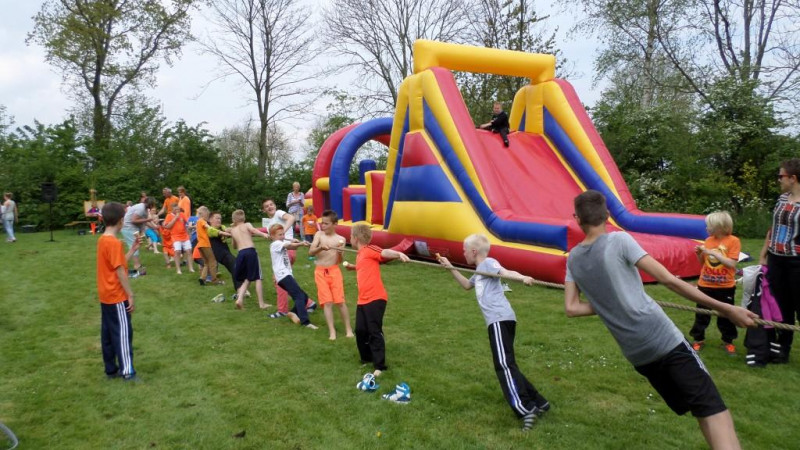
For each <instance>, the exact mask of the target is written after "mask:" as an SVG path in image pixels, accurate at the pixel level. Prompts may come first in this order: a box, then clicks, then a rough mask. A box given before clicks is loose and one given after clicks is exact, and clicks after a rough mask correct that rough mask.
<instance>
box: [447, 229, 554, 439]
mask: <svg viewBox="0 0 800 450" xmlns="http://www.w3.org/2000/svg"><path fill="white" fill-rule="evenodd" d="M489 248H490V244H489V239H488V238H487V237H486V236H484V235H482V234H473V235H470V236H467V238H466V239H464V258H465V259H466V260H467V264H470V265H475V266H477V268H476V269H477V271H478V272H485V273H493V274H497V275H500V276H502V277H505V278H513V279H516V280H519V281H522V282H523V283H525V284H526V285H528V286H530V285H532V284H533V278H531V277H527V276H524V275H522V274H521V273H519V272H515V271H513V270H508V269H505V268H503V266H501V265H500V263H499V262H497V260H496V259H494V258H490V257H489ZM439 262H440V263H441V264H442V265H443V266H445V267H450V268H451V271H450V272H451V273H452V274H453V278H455V279H456V281H457V282H458V284H460V285H461V287H463V288H464V289H467V290H469V289H472V288H475V294H476V296H477V297H478V306H480V308H481V312H482V313H483V318H484V320H485V321H486V326H487V327H488V332H489V343H490V345H491V348H492V359H493V360H494V370H495V373H496V374H497V380H498V381H500V388H501V389H502V390H503V395H504V396H505V398H506V401H507V402H508V404H509V406H511V410H512V411H514V414H516V415H517V417H519V418H521V419H522V429H523V431H527V430H529V429H530V428H531V427H532V426H533V422H534V420H535V418H536V416H538V415H541V414H544V413H545V412H547V411H548V410H549V409H550V403H549V402H548V401H547V399H545V398H544V397H543V396H542V394H540V393H539V391H537V390H536V388H535V387H534V386H533V384H531V382H530V381H528V379H527V378H525V375H523V374H522V372H521V371H520V370H519V368H518V367H517V361H516V357H515V356H514V336H515V334H516V328H517V317H516V315H515V314H514V310H513V309H512V308H511V305H510V304H509V303H508V299H507V298H506V295H505V293H504V292H503V285H502V283H501V282H500V278H497V277H490V276H487V275H478V274H476V275H473V276H472V277H471V278H469V279H468V278H466V277H465V276H464V275H462V274H461V272H459V271H458V270H456V269H455V268H453V265H452V264H450V261H448V259H447V258H445V257H439Z"/></svg>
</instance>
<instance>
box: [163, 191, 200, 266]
mask: <svg viewBox="0 0 800 450" xmlns="http://www.w3.org/2000/svg"><path fill="white" fill-rule="evenodd" d="M186 223H187V221H186V218H185V217H183V211H182V210H181V207H180V206H178V205H173V206H172V212H171V213H169V214H168V215H167V218H166V219H164V228H166V229H168V230H169V231H170V233H171V235H172V248H173V249H175V256H174V259H175V268H176V269H177V270H178V275H180V274H182V273H183V272H181V257H182V256H184V255H186V266H187V267H189V272H192V273H194V264H193V262H192V242H191V241H190V240H189V233H188V232H187V231H186V227H187V225H186Z"/></svg>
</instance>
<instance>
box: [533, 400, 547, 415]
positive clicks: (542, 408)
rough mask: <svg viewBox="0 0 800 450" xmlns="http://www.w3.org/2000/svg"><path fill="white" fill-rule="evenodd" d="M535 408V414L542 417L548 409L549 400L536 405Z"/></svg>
mask: <svg viewBox="0 0 800 450" xmlns="http://www.w3.org/2000/svg"><path fill="white" fill-rule="evenodd" d="M536 409H537V411H536V415H537V416H539V417H542V416H543V415H544V413H546V412H547V411H550V402H544V404H543V405H539V406H537V407H536Z"/></svg>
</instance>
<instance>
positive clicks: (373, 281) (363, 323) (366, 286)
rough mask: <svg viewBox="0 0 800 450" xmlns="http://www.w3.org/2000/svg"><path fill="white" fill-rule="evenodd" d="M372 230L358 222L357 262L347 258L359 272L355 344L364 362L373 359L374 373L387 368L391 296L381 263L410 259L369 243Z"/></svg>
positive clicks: (353, 238) (354, 233)
mask: <svg viewBox="0 0 800 450" xmlns="http://www.w3.org/2000/svg"><path fill="white" fill-rule="evenodd" d="M370 241H372V229H370V227H369V225H367V224H363V223H359V224H356V225H353V228H351V229H350V245H352V246H353V248H355V249H356V250H358V255H357V256H356V263H355V265H353V264H350V263H348V262H347V261H345V262H344V263H342V264H343V265H344V267H345V268H346V269H347V270H355V271H356V284H357V285H358V303H357V304H356V345H357V346H358V354H359V356H360V357H361V362H362V363H368V362H371V363H372V366H373V367H374V368H375V372H373V375H374V376H376V377H377V376H379V375H380V374H381V372H383V371H384V370H386V369H387V368H388V367H387V366H386V342H385V341H384V338H383V314H384V312H386V302H387V301H388V298H389V296H388V295H387V294H386V289H385V288H384V287H383V280H381V268H380V263H382V262H387V261H391V260H393V259H399V260H400V261H403V262H408V261H409V259H408V256H406V255H405V254H404V253H400V252H398V251H395V250H391V249H388V248H387V249H382V248H380V247H378V246H377V245H369V243H370Z"/></svg>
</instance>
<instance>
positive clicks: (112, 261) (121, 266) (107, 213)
mask: <svg viewBox="0 0 800 450" xmlns="http://www.w3.org/2000/svg"><path fill="white" fill-rule="evenodd" d="M102 214H103V220H104V221H105V224H106V229H105V232H103V234H102V235H101V236H100V239H98V240H97V295H98V297H99V298H100V311H101V325H100V344H101V346H102V349H103V362H104V363H105V371H106V377H108V378H118V377H122V378H123V379H124V380H126V381H138V378H136V371H135V370H134V369H133V328H132V326H131V313H132V312H133V310H134V300H133V291H132V290H131V285H130V283H129V282H128V259H129V258H130V257H131V256H132V255H133V253H134V252H136V250H137V249H138V248H139V239H134V241H133V244H132V245H131V248H130V250H128V253H127V254H126V253H124V250H123V247H122V241H120V240H119V239H117V236H116V235H117V233H119V231H120V228H122V218H123V217H124V216H125V207H124V206H122V205H121V204H119V203H114V202H112V203H108V204H106V205H105V206H103V213H102Z"/></svg>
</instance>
